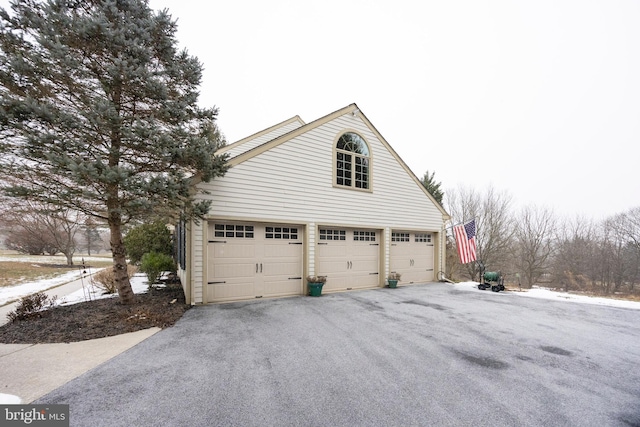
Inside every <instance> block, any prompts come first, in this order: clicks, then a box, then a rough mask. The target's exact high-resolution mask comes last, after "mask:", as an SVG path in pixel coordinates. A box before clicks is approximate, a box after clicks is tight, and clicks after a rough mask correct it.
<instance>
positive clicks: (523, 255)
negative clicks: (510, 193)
mask: <svg viewBox="0 0 640 427" xmlns="http://www.w3.org/2000/svg"><path fill="white" fill-rule="evenodd" d="M555 228H556V218H555V215H554V213H553V211H551V210H550V209H547V208H540V207H536V206H526V207H524V208H522V210H521V211H520V214H519V215H518V219H517V223H516V227H515V237H516V251H515V265H516V267H517V268H518V270H519V271H520V272H521V273H522V278H523V279H524V284H525V287H527V288H531V287H532V286H533V285H534V284H536V283H537V282H538V280H539V279H540V277H542V275H543V274H544V273H546V272H548V271H549V269H550V265H551V256H552V253H553V247H554V243H555Z"/></svg>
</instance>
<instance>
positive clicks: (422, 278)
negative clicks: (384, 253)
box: [390, 231, 434, 283]
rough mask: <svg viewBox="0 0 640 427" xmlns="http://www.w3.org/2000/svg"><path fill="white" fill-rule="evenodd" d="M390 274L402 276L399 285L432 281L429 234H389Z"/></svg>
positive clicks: (432, 249) (431, 256)
mask: <svg viewBox="0 0 640 427" xmlns="http://www.w3.org/2000/svg"><path fill="white" fill-rule="evenodd" d="M390 255H391V259H390V268H391V272H392V273H400V274H402V278H401V283H425V282H432V281H433V279H434V271H433V265H434V246H433V235H432V234H431V233H415V232H409V231H394V232H393V233H391V254H390Z"/></svg>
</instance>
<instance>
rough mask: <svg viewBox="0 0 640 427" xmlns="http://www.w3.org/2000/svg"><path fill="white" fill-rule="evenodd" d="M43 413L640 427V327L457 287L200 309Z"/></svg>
mask: <svg viewBox="0 0 640 427" xmlns="http://www.w3.org/2000/svg"><path fill="white" fill-rule="evenodd" d="M38 403H69V404H70V410H71V425H74V426H128V427H136V426H217V425H220V426H232V425H234V426H358V425H367V426H415V425H420V426H425V425H428V426H431V425H433V426H462V425H464V426H522V425H524V426H564V425H572V426H598V427H601V426H616V425H619V426H639V425H640V311H637V310H629V309H621V308H610V307H600V306H594V305H586V304H577V303H571V302H556V301H553V302H552V301H546V300H537V299H533V298H525V297H521V296H518V295H515V294H509V293H499V294H496V293H493V292H489V291H485V292H482V291H478V290H475V289H473V288H472V287H471V286H469V288H468V289H466V288H464V289H461V288H460V287H453V286H452V285H448V284H429V285H418V286H407V287H402V288H398V289H377V290H370V291H359V292H348V293H340V294H332V295H324V296H322V297H321V298H311V297H298V298H283V299H278V300H257V301H251V302H245V303H233V304H222V305H211V306H204V307H196V308H194V309H192V310H189V311H188V312H187V313H186V315H185V316H184V317H183V319H181V320H180V321H179V322H178V323H177V324H176V325H175V326H174V327H173V328H170V329H167V330H164V331H162V332H159V333H157V334H155V335H154V336H152V337H151V338H149V339H147V340H145V341H144V342H142V343H141V344H140V345H138V346H136V347H134V348H132V349H130V350H128V351H127V352H125V353H123V354H122V355H120V356H118V357H116V358H114V359H112V360H111V361H109V362H106V363H105V364H103V365H101V366H99V367H98V368H96V369H94V370H92V371H89V372H88V373H87V374H85V375H83V376H81V377H79V378H77V379H76V380H73V381H71V382H70V383H68V384H66V385H65V386H63V387H61V388H59V389H57V390H55V391H54V392H52V393H50V394H49V395H47V396H45V397H43V398H42V399H40V400H39V402H38Z"/></svg>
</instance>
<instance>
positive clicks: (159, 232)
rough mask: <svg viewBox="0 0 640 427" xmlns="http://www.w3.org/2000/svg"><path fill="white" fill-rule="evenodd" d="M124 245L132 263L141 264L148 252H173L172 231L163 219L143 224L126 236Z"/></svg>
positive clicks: (167, 253)
mask: <svg viewBox="0 0 640 427" xmlns="http://www.w3.org/2000/svg"><path fill="white" fill-rule="evenodd" d="M124 246H125V248H126V249H127V256H128V257H129V260H130V261H131V263H132V264H139V263H140V262H141V260H142V256H143V255H144V254H146V253H147V252H157V253H161V254H166V255H171V254H172V253H173V243H172V241H171V232H170V231H169V229H168V228H167V227H166V225H165V224H164V222H162V221H155V222H153V223H150V224H142V225H140V226H138V227H135V228H133V229H131V231H129V232H128V233H127V235H126V236H125V237H124Z"/></svg>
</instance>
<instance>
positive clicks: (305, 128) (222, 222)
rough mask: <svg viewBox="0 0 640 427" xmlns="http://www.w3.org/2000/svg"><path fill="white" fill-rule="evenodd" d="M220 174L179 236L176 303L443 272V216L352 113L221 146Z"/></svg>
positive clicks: (288, 124) (296, 122) (293, 122)
mask: <svg viewBox="0 0 640 427" xmlns="http://www.w3.org/2000/svg"><path fill="white" fill-rule="evenodd" d="M220 152H221V153H222V152H225V153H228V154H229V164H230V165H231V167H230V169H229V171H228V172H227V173H226V175H225V176H224V177H222V178H216V179H214V180H212V181H211V182H209V183H202V182H201V183H199V184H197V187H199V190H205V191H206V193H207V194H202V195H199V196H198V197H202V198H206V199H209V200H211V201H212V205H211V210H210V211H209V214H208V215H207V216H206V217H205V219H204V220H203V221H199V223H191V224H189V225H188V226H187V227H185V230H186V231H185V235H184V238H183V245H184V248H185V249H186V250H185V251H184V252H185V254H186V255H185V256H184V258H183V262H182V263H181V264H182V268H181V269H180V271H179V274H180V277H181V280H182V283H183V286H184V288H185V294H186V298H187V301H190V302H191V303H192V304H207V303H215V302H225V301H237V300H244V299H254V298H263V297H264V298H267V297H281V296H293V295H304V294H305V293H306V292H307V285H306V281H305V279H304V278H305V277H306V276H307V275H323V276H327V283H326V284H325V286H324V289H323V293H327V292H337V291H348V290H352V289H363V288H376V287H382V286H384V285H385V281H386V277H387V275H388V274H389V273H391V272H399V273H402V280H401V281H400V284H410V283H426V282H430V281H433V280H435V278H436V275H437V273H438V271H444V251H445V240H444V238H443V236H444V233H443V228H444V221H445V220H446V219H448V218H449V216H448V214H447V213H446V212H445V211H444V209H443V208H442V207H441V206H440V205H439V204H438V203H437V202H436V201H435V200H434V199H433V198H432V197H431V195H430V194H429V193H428V192H427V191H426V190H425V189H424V187H423V186H422V185H421V183H420V181H419V180H418V179H417V178H416V176H415V175H414V174H413V173H412V172H411V170H410V169H409V168H408V167H407V165H406V164H405V163H404V162H403V161H402V160H401V159H400V157H398V155H397V154H396V153H395V151H394V150H393V149H392V148H391V146H390V145H389V144H388V143H387V142H386V141H385V139H384V138H383V137H382V136H381V135H380V133H379V132H378V131H377V130H376V129H375V127H374V126H373V125H372V124H371V123H370V122H369V120H367V118H366V117H365V116H364V114H363V113H362V112H361V111H360V110H359V108H358V107H357V106H356V105H355V104H351V105H349V106H347V107H345V108H343V109H341V110H338V111H336V112H334V113H331V114H329V115H327V116H325V117H322V118H320V119H318V120H316V121H314V122H311V123H308V124H306V123H304V122H303V121H302V120H301V119H300V117H298V116H296V117H293V118H291V119H289V120H287V121H284V122H282V123H280V124H277V125H275V126H273V127H271V128H269V129H266V130H264V131H262V132H259V133H257V134H255V135H252V136H250V137H248V138H245V139H243V140H241V141H238V142H236V143H234V144H231V145H228V146H226V147H224V148H223V149H221V151H220Z"/></svg>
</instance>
